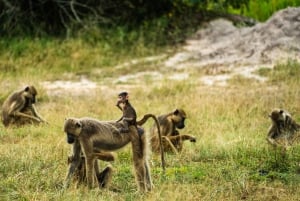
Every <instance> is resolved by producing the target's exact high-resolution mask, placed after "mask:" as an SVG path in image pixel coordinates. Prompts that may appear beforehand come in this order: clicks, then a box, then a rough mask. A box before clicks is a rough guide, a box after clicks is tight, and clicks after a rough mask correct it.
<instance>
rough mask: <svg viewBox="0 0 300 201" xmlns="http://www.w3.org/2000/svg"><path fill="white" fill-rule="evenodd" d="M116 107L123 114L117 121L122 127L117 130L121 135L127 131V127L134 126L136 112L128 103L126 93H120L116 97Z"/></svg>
mask: <svg viewBox="0 0 300 201" xmlns="http://www.w3.org/2000/svg"><path fill="white" fill-rule="evenodd" d="M116 106H117V107H118V108H119V109H120V110H121V111H122V112H123V115H122V117H121V118H120V119H119V120H118V121H117V122H121V123H122V124H123V127H121V128H120V129H119V130H120V132H121V133H127V132H128V131H129V129H128V126H130V125H133V126H136V111H135V109H134V107H133V106H132V105H131V104H130V102H129V96H128V93H127V92H121V93H120V94H119V95H118V102H117V104H116Z"/></svg>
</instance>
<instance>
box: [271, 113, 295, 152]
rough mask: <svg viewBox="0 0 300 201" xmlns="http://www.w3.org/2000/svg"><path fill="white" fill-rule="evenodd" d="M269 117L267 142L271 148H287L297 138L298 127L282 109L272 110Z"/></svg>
mask: <svg viewBox="0 0 300 201" xmlns="http://www.w3.org/2000/svg"><path fill="white" fill-rule="evenodd" d="M269 117H270V118H271V120H272V125H271V126H270V128H269V130H268V136H267V141H268V142H269V143H270V144H271V145H273V146H275V147H276V146H282V147H283V148H287V147H288V146H290V145H292V144H293V143H294V141H295V140H296V139H297V138H298V137H299V134H300V132H299V131H300V125H299V124H297V123H296V122H295V121H294V120H293V118H292V116H291V115H290V114H289V113H288V112H287V111H285V110H283V109H274V110H273V111H272V112H271V114H270V115H269Z"/></svg>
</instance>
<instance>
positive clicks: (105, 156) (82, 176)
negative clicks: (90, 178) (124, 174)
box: [68, 152, 115, 188]
mask: <svg viewBox="0 0 300 201" xmlns="http://www.w3.org/2000/svg"><path fill="white" fill-rule="evenodd" d="M97 159H98V160H102V161H114V160H115V158H114V155H113V154H111V153H110V152H107V153H101V152H100V153H98V156H97ZM75 160H79V162H78V163H79V164H78V167H77V168H76V169H75V171H74V175H73V176H74V177H73V178H74V181H75V182H77V185H79V184H84V183H86V182H87V178H86V166H85V157H84V156H83V154H81V157H79V158H75V157H74V156H73V155H72V156H69V157H68V165H71V164H72V163H74V162H75ZM94 168H95V173H96V177H97V180H98V184H99V187H100V188H107V187H108V186H109V185H110V182H111V178H112V173H113V168H112V167H111V166H110V165H108V166H107V167H106V168H105V169H104V170H103V171H102V172H99V165H98V162H97V160H95V164H94Z"/></svg>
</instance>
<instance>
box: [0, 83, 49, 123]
mask: <svg viewBox="0 0 300 201" xmlns="http://www.w3.org/2000/svg"><path fill="white" fill-rule="evenodd" d="M36 95H37V90H36V89H35V87H34V86H26V87H25V88H24V89H22V90H20V91H17V92H14V93H12V94H11V95H10V96H9V97H8V98H7V99H6V100H5V101H4V103H3V105H2V115H1V116H2V118H1V119H2V123H3V125H4V126H5V127H8V126H9V125H16V126H21V125H24V124H33V123H34V124H38V123H41V122H46V121H45V120H44V119H43V118H42V117H41V116H40V115H39V114H38V112H37V110H36V109H35V106H34V104H35V102H36Z"/></svg>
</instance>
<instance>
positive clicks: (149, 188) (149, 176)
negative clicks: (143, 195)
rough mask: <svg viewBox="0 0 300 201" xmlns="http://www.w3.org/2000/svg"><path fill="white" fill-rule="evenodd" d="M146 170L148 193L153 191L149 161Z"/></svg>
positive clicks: (146, 162)
mask: <svg viewBox="0 0 300 201" xmlns="http://www.w3.org/2000/svg"><path fill="white" fill-rule="evenodd" d="M144 165H145V170H146V188H147V191H151V190H152V189H153V183H152V179H151V173H150V166H149V163H148V161H145V164H144Z"/></svg>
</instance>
